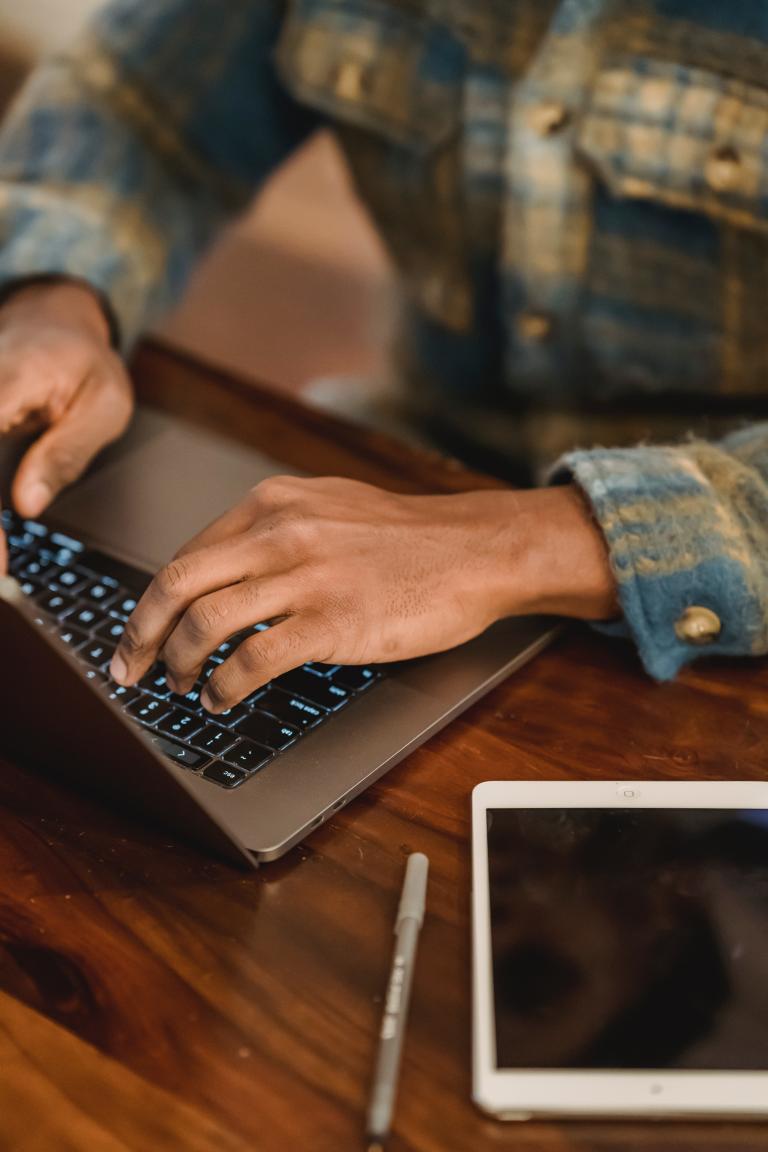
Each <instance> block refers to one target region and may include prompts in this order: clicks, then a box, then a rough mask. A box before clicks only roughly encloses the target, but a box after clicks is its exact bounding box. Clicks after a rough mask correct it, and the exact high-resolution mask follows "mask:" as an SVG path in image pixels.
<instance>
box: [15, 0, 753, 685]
mask: <svg viewBox="0 0 768 1152" xmlns="http://www.w3.org/2000/svg"><path fill="white" fill-rule="evenodd" d="M766 76H768V11H766V10H765V7H764V6H763V5H759V4H756V3H754V2H751V0H731V3H730V4H723V3H722V2H721V0H559V2H558V0H227V3H226V4H221V3H220V0H153V2H152V3H151V4H150V3H141V2H140V0H112V3H110V4H108V5H107V7H106V9H105V10H104V12H103V13H102V14H101V15H100V16H99V17H98V18H97V19H96V20H95V21H94V22H93V23H92V25H91V26H90V27H89V28H88V30H87V31H86V33H85V34H84V35H83V36H82V37H80V38H79V40H78V41H77V42H76V43H75V44H73V46H72V47H71V48H70V49H69V50H67V51H66V52H65V53H63V54H62V55H60V56H59V57H57V58H54V59H51V60H49V61H48V62H47V63H45V64H43V65H42V66H41V67H40V68H39V69H38V70H37V71H36V72H35V74H34V75H33V77H32V79H31V81H30V82H29V83H28V85H27V86H26V88H25V90H24V91H23V93H22V95H21V96H20V98H19V99H18V100H17V102H16V104H15V106H14V109H13V110H12V113H11V114H10V116H9V117H8V119H7V121H6V123H5V125H4V128H3V131H2V133H1V134H0V287H2V285H3V284H12V283H13V282H15V281H16V280H18V278H20V277H29V276H34V275H39V274H64V275H68V276H74V277H80V278H82V279H83V280H85V281H88V282H89V283H90V284H92V285H93V286H94V288H96V289H97V290H98V291H99V292H100V293H101V294H102V296H103V298H104V299H105V300H106V301H107V302H108V303H109V305H110V307H111V309H112V311H113V313H114V316H115V317H116V320H117V325H118V329H119V332H120V334H121V340H122V342H123V345H124V347H125V348H126V349H127V348H129V347H130V346H131V344H132V343H133V341H134V340H135V338H136V337H137V336H138V335H139V334H140V332H141V331H143V330H144V329H145V328H146V327H147V326H148V325H149V324H150V323H151V322H152V321H153V320H154V319H155V318H156V317H157V316H158V315H160V314H161V313H162V312H163V311H164V310H166V309H167V308H168V307H169V306H170V305H171V304H172V303H173V302H174V301H175V300H176V299H177V298H178V296H179V295H180V293H181V291H182V289H183V287H184V284H185V282H186V279H187V277H188V275H189V272H190V270H191V268H192V267H193V266H194V263H195V261H196V260H197V259H198V258H199V256H200V254H201V252H202V251H203V250H204V249H205V247H206V246H207V245H208V244H209V242H210V241H211V240H212V239H213V237H214V236H215V235H216V233H217V232H218V231H219V229H220V228H221V227H222V225H223V224H224V223H225V222H226V221H227V220H229V219H230V218H231V217H232V216H233V215H236V214H237V213H238V212H239V211H240V210H241V209H242V208H244V206H245V205H246V204H247V203H248V202H249V200H250V198H251V196H252V194H253V192H254V190H255V189H256V188H257V187H258V186H259V185H260V183H261V182H262V181H263V180H264V179H265V178H266V177H267V176H268V174H269V173H270V172H271V171H272V170H273V169H274V168H275V167H276V166H277V165H279V164H280V163H281V161H282V160H283V159H284V158H285V157H287V156H288V155H289V154H290V153H291V152H292V151H293V150H294V149H295V148H296V147H297V146H298V145H299V144H300V143H301V142H302V141H303V140H304V139H306V137H307V136H308V135H310V134H311V133H312V132H313V131H314V130H315V129H316V128H317V127H319V126H321V125H332V126H333V128H334V129H335V131H336V133H337V135H338V138H339V140H340V142H341V144H342V147H343V148H344V151H345V153H346V155H347V158H348V160H349V164H350V167H351V170H352V173H353V176H354V178H355V181H356V184H357V187H358V189H359V191H360V194H361V196H362V197H363V198H364V199H365V201H366V202H367V204H368V206H369V208H370V210H371V212H372V214H373V216H374V218H375V220H376V221H377V223H378V225H379V227H380V230H381V232H382V234H383V236H384V238H385V240H386V242H387V244H388V245H389V248H390V250H391V252H392V254H393V257H394V259H395V261H396V262H397V264H398V266H399V268H400V269H401V272H402V282H403V286H404V291H405V292H406V294H407V298H408V301H409V305H410V313H411V323H409V324H408V325H407V329H406V333H407V334H406V335H405V336H404V338H403V341H402V346H401V358H402V363H403V365H404V371H405V372H406V374H407V375H408V376H409V377H410V378H411V380H412V381H413V387H414V388H415V389H417V390H418V394H419V395H420V396H422V397H429V402H430V403H431V404H432V405H433V406H434V411H435V413H437V415H438V417H439V418H440V419H444V420H445V421H446V424H452V426H453V427H454V429H461V430H463V431H466V430H467V429H469V430H474V431H475V432H476V433H477V435H478V436H480V437H485V439H486V441H487V442H493V443H494V446H495V448H496V449H497V450H498V451H499V452H500V453H501V454H502V455H504V454H505V453H506V454H508V455H514V454H515V453H521V452H526V453H527V454H528V455H529V456H531V455H532V454H534V455H536V457H537V461H538V463H539V464H540V463H541V462H542V461H543V460H545V459H549V460H550V461H551V460H553V459H554V458H555V457H556V456H557V455H558V453H559V452H560V450H561V449H564V448H569V449H571V450H570V451H568V452H567V453H566V454H565V455H563V456H562V457H561V459H560V461H559V463H558V464H556V465H555V469H554V473H553V474H554V475H556V476H557V477H563V476H565V477H575V479H576V481H577V482H578V483H579V484H580V485H581V486H582V488H583V489H584V491H585V492H586V494H587V496H588V498H589V500H590V501H591V504H592V507H593V509H594V513H595V516H596V518H597V520H598V522H599V524H600V525H601V527H602V529H603V531H604V533H605V536H606V539H607V542H608V545H609V549H610V556H611V562H612V565H613V570H614V572H615V574H616V577H617V580H618V585H619V590H620V596H621V603H622V607H623V620H624V628H625V629H626V630H628V631H629V632H630V633H631V634H632V635H633V637H634V639H635V641H636V642H637V645H638V647H639V650H640V653H641V656H642V658H643V661H644V663H645V665H646V667H647V668H648V669H649V670H650V672H651V673H652V674H653V675H655V676H657V677H660V678H666V677H670V676H672V675H674V674H675V672H676V671H677V670H678V669H679V668H680V666H681V665H683V664H684V663H686V662H687V661H689V660H691V659H692V658H693V657H694V656H695V655H697V654H698V653H699V652H702V651H707V652H710V653H727V654H760V653H764V652H765V651H766V650H768V515H767V513H768V425H761V424H760V423H759V422H758V421H757V420H755V419H754V416H755V415H756V414H757V415H759V414H760V413H761V411H762V409H763V406H764V402H765V398H766V396H768V375H767V372H768V332H767V331H766V323H765V318H764V310H765V308H766V303H767V302H768V294H767V293H766V286H767V284H766V282H767V281H768V81H766ZM707 413H709V414H713V415H714V416H715V417H718V416H722V415H726V416H732V415H734V414H737V415H741V416H744V417H752V419H751V420H749V421H744V422H743V426H742V427H741V428H740V429H739V430H738V431H735V432H732V433H730V434H729V435H727V436H725V437H724V438H720V439H718V440H707V439H704V438H701V437H694V438H688V439H685V440H683V441H682V442H679V443H678V444H677V445H675V446H669V445H663V444H662V445H659V444H647V443H646V444H641V445H640V446H637V445H636V444H635V446H632V445H633V438H635V439H636V438H637V437H639V436H646V437H647V436H658V434H659V433H661V434H664V433H666V432H667V431H669V430H675V431H678V430H681V429H684V428H685V427H686V426H687V427H690V428H695V427H697V426H698V423H699V419H700V417H701V416H702V415H703V414H707ZM714 426H715V427H717V426H718V423H717V420H716V421H715V425H714ZM595 439H599V440H601V441H603V442H607V443H608V444H610V447H607V448H601V447H600V448H595V447H593V446H591V445H592V443H593V442H594V440H595ZM705 643H706V647H704V646H703V645H704V644H705Z"/></svg>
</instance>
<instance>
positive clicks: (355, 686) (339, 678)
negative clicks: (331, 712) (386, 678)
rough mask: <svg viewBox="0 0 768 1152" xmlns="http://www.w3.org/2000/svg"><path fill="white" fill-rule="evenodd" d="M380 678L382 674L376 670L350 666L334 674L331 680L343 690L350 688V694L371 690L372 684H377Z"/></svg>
mask: <svg viewBox="0 0 768 1152" xmlns="http://www.w3.org/2000/svg"><path fill="white" fill-rule="evenodd" d="M380 676H381V673H380V672H377V671H376V669H375V668H362V667H358V666H356V665H352V664H348V665H343V666H342V667H341V668H337V669H336V670H335V671H334V672H332V673H331V680H332V681H333V683H334V684H340V685H341V687H342V688H348V689H349V690H350V692H363V691H365V689H366V688H370V686H371V684H375V682H376V681H377V680H378V679H379V677H380Z"/></svg>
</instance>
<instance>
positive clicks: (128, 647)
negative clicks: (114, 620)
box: [120, 619, 144, 656]
mask: <svg viewBox="0 0 768 1152" xmlns="http://www.w3.org/2000/svg"><path fill="white" fill-rule="evenodd" d="M120 647H121V648H122V649H123V651H124V652H125V653H126V654H127V655H128V656H136V655H137V654H138V653H139V652H141V651H142V649H143V648H144V641H143V640H142V637H141V633H140V632H139V630H138V628H137V627H136V625H135V624H134V622H133V620H132V619H130V620H128V622H127V623H126V625H125V630H124V632H123V634H122V636H121V637H120Z"/></svg>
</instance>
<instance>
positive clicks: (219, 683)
mask: <svg viewBox="0 0 768 1152" xmlns="http://www.w3.org/2000/svg"><path fill="white" fill-rule="evenodd" d="M205 690H206V693H207V695H208V698H209V699H210V701H211V704H212V705H213V706H214V708H223V707H224V706H225V705H226V704H228V703H229V695H228V692H227V687H226V683H225V680H224V676H223V675H222V673H221V672H215V673H214V674H213V676H211V677H210V678H209V679H208V683H207V684H206V687H205Z"/></svg>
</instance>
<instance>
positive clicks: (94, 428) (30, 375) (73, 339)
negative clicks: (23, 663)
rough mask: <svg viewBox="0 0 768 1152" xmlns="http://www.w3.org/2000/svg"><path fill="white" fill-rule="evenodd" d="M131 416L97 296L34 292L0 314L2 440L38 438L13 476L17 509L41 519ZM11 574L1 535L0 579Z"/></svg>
mask: <svg viewBox="0 0 768 1152" xmlns="http://www.w3.org/2000/svg"><path fill="white" fill-rule="evenodd" d="M132 411H133V393H132V388H131V383H130V380H129V378H128V373H127V372H126V370H125V367H124V365H123V362H122V360H121V359H120V356H119V355H118V354H117V353H116V352H115V351H114V350H113V348H112V347H111V344H110V337H109V327H108V324H107V320H106V317H105V316H104V313H103V311H102V308H101V306H100V304H99V301H98V299H97V297H96V295H95V294H94V293H93V292H92V291H91V290H90V289H89V288H87V287H85V286H84V285H81V284H79V283H77V282H75V281H71V282H67V281H58V282H56V283H47V284H36V285H30V286H29V287H27V288H21V289H19V290H18V292H15V293H14V294H13V295H12V296H11V297H10V298H9V299H8V300H7V301H6V303H5V304H4V305H2V307H0V436H4V435H8V434H9V433H11V432H13V431H14V430H16V431H20V430H25V431H27V430H29V431H39V433H40V434H39V436H38V438H37V439H36V440H35V441H34V443H33V444H32V446H31V447H30V448H29V449H28V451H27V452H26V454H25V456H24V457H23V459H22V461H21V464H20V465H19V468H18V470H17V472H16V476H15V478H14V481H13V488H12V493H11V496H12V503H13V505H14V507H15V509H16V511H17V512H18V513H19V514H20V515H21V516H27V517H30V518H33V517H36V516H39V515H40V514H41V513H42V512H43V511H44V510H45V509H46V508H47V507H48V505H49V504H50V502H51V501H52V500H53V498H54V497H55V496H56V495H57V493H58V492H59V491H60V490H61V489H62V488H63V487H64V486H65V485H67V484H71V483H72V481H73V480H76V479H77V477H78V476H79V475H80V473H81V472H83V470H84V469H85V468H86V467H87V465H88V464H89V463H90V461H91V460H92V459H93V457H94V456H95V455H96V454H97V452H99V451H100V449H102V448H103V447H104V446H105V445H106V444H109V443H110V442H111V441H113V440H116V439H117V438H118V437H119V436H120V435H121V434H122V432H123V431H124V430H125V428H126V426H127V425H128V422H129V421H130V418H131V413H132ZM6 568H7V551H6V543H5V538H4V536H3V534H2V531H0V575H2V574H3V573H4V572H5V571H6Z"/></svg>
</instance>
